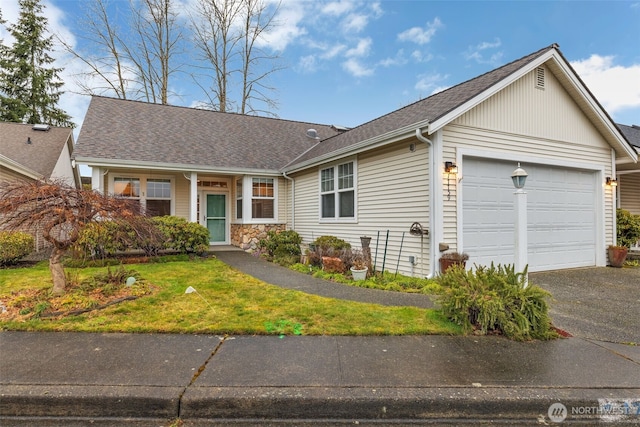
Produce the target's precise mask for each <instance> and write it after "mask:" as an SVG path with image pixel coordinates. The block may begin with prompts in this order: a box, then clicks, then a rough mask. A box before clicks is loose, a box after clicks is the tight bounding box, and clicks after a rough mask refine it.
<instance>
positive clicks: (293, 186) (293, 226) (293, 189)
mask: <svg viewBox="0 0 640 427" xmlns="http://www.w3.org/2000/svg"><path fill="white" fill-rule="evenodd" d="M282 176H283V177H284V178H285V179H288V180H289V181H291V229H292V230H295V229H296V208H295V200H296V180H295V179H293V178H291V177H290V176H287V173H286V172H282Z"/></svg>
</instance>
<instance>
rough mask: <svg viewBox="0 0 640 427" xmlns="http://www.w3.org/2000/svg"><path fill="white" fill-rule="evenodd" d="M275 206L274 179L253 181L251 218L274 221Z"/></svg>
mask: <svg viewBox="0 0 640 427" xmlns="http://www.w3.org/2000/svg"><path fill="white" fill-rule="evenodd" d="M274 206H275V193H274V179H273V178H252V179H251V218H253V219H273V218H274Z"/></svg>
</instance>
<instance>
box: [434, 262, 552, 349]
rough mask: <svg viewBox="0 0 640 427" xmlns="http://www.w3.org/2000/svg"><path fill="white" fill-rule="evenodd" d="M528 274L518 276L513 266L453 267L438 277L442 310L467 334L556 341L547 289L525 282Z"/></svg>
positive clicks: (519, 339)
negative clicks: (494, 334) (467, 268)
mask: <svg viewBox="0 0 640 427" xmlns="http://www.w3.org/2000/svg"><path fill="white" fill-rule="evenodd" d="M525 278H526V270H525V272H523V273H516V272H515V268H514V267H513V266H510V265H505V266H502V265H500V264H498V265H497V266H495V265H493V264H491V266H490V267H486V266H476V268H475V270H473V271H472V270H465V269H464V268H463V267H460V266H454V267H452V268H450V269H449V270H448V271H447V273H445V274H443V275H441V276H439V277H438V278H437V281H438V283H439V285H440V286H441V294H440V295H439V298H438V302H439V304H440V306H441V310H442V312H443V313H444V315H445V316H447V317H448V318H449V319H450V320H452V321H453V322H455V323H457V324H459V325H461V326H462V327H463V328H464V329H465V330H466V331H472V330H473V331H475V332H476V333H480V334H488V333H500V334H503V335H505V336H506V337H507V338H510V339H514V340H518V341H524V340H530V339H551V338H557V333H556V332H555V331H554V329H553V327H552V324H551V319H550V317H549V306H548V304H547V299H548V298H549V297H550V296H551V294H549V292H547V291H545V290H544V289H542V288H540V287H538V286H535V285H529V286H526V282H525Z"/></svg>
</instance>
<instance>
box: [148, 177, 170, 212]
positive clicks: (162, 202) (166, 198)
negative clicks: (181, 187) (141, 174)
mask: <svg viewBox="0 0 640 427" xmlns="http://www.w3.org/2000/svg"><path fill="white" fill-rule="evenodd" d="M146 205H147V212H148V213H149V214H150V215H151V216H164V215H171V180H169V179H156V178H154V179H147V194H146Z"/></svg>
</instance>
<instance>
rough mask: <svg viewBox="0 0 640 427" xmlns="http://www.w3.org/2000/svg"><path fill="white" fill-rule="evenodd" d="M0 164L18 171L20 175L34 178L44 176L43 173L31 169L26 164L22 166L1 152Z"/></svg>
mask: <svg viewBox="0 0 640 427" xmlns="http://www.w3.org/2000/svg"><path fill="white" fill-rule="evenodd" d="M0 165H1V166H4V167H6V168H7V169H9V170H12V171H13V172H16V173H19V174H20V175H24V176H26V177H28V178H32V179H36V180H39V179H44V178H45V177H44V176H43V175H41V174H39V173H38V172H36V171H34V170H33V169H29V168H28V167H26V166H22V165H21V164H20V163H18V162H16V161H14V160H11V159H10V158H8V157H6V156H3V155H2V154H0Z"/></svg>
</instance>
